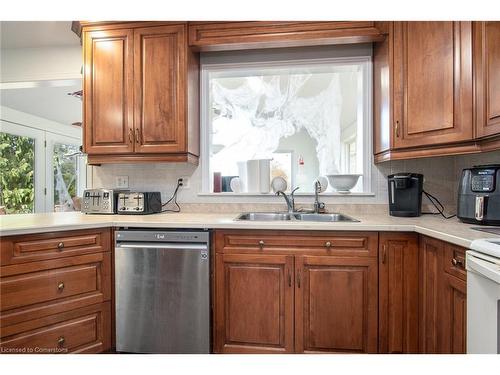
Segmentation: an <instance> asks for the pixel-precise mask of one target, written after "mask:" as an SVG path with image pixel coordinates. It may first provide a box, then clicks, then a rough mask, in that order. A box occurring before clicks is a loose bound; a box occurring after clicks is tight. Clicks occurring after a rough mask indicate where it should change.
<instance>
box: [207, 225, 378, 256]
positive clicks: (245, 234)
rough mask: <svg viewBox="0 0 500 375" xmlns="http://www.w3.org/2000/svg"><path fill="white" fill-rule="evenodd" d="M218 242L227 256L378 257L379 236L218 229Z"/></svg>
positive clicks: (370, 233) (217, 245)
mask: <svg viewBox="0 0 500 375" xmlns="http://www.w3.org/2000/svg"><path fill="white" fill-rule="evenodd" d="M215 240H216V249H217V251H218V252H224V253H235V252H236V253H260V254H290V255H293V254H296V253H298V252H300V253H304V252H306V253H309V254H315V255H338V256H367V257H373V256H375V257H376V256H377V246H378V245H377V243H378V233H377V232H363V233H357V232H324V231H320V232H313V231H266V230H227V231H226V230H218V231H216V234H215ZM261 241H262V242H261Z"/></svg>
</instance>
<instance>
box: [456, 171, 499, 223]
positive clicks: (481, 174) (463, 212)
mask: <svg viewBox="0 0 500 375" xmlns="http://www.w3.org/2000/svg"><path fill="white" fill-rule="evenodd" d="M457 216H458V218H459V219H460V220H462V221H463V222H464V223H471V224H482V225H500V164H492V165H476V166H474V167H472V168H466V169H464V170H463V171H462V178H461V179H460V184H459V186H458V207H457Z"/></svg>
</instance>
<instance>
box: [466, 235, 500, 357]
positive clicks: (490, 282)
mask: <svg viewBox="0 0 500 375" xmlns="http://www.w3.org/2000/svg"><path fill="white" fill-rule="evenodd" d="M466 268H467V271H468V272H467V353H475V354H500V238H492V239H481V240H475V241H473V242H472V244H471V250H469V251H467V256H466Z"/></svg>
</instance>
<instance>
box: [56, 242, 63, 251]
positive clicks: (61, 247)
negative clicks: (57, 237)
mask: <svg viewBox="0 0 500 375" xmlns="http://www.w3.org/2000/svg"><path fill="white" fill-rule="evenodd" d="M57 248H58V249H59V250H62V249H64V242H59V243H58V244H57Z"/></svg>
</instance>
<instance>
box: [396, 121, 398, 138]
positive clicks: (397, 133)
mask: <svg viewBox="0 0 500 375" xmlns="http://www.w3.org/2000/svg"><path fill="white" fill-rule="evenodd" d="M396 137H398V138H399V121H396Z"/></svg>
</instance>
